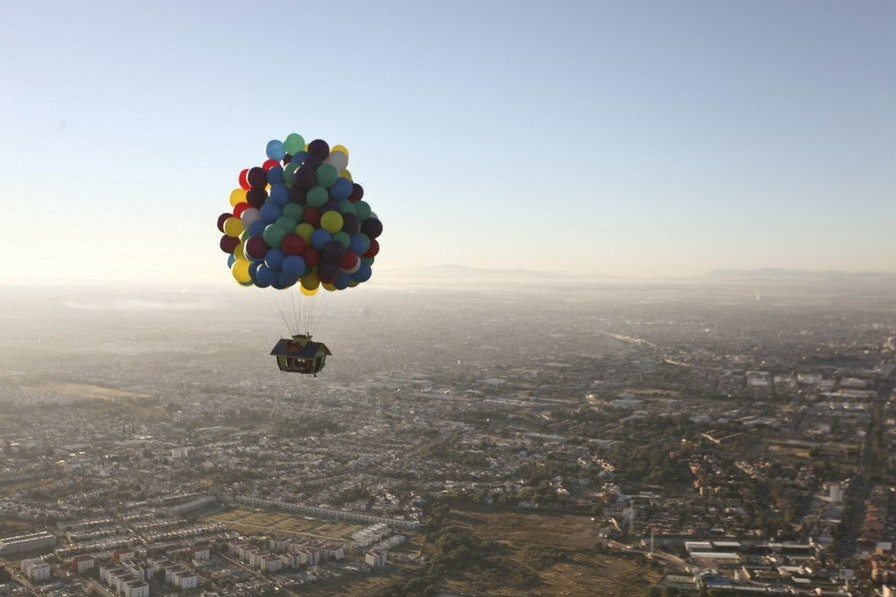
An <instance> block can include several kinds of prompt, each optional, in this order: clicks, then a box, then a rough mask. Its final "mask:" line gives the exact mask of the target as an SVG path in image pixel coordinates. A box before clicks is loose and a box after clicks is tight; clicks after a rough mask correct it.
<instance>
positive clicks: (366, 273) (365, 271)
mask: <svg viewBox="0 0 896 597" xmlns="http://www.w3.org/2000/svg"><path fill="white" fill-rule="evenodd" d="M372 273H373V271H372V270H371V269H370V266H369V265H367V264H366V263H363V262H362V263H361V267H359V268H358V271H356V272H355V273H353V274H352V280H354V281H355V282H359V283H360V282H366V281H367V280H369V279H370V276H371V274H372Z"/></svg>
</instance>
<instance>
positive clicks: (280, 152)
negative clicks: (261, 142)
mask: <svg viewBox="0 0 896 597" xmlns="http://www.w3.org/2000/svg"><path fill="white" fill-rule="evenodd" d="M265 153H266V154H267V156H268V157H269V158H271V159H272V160H282V159H283V156H285V155H286V147H285V146H284V145H283V141H278V140H277V139H273V140H271V141H268V145H267V147H265Z"/></svg>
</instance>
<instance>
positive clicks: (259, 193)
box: [246, 187, 268, 209]
mask: <svg viewBox="0 0 896 597" xmlns="http://www.w3.org/2000/svg"><path fill="white" fill-rule="evenodd" d="M267 198H268V193H267V191H265V190H264V187H261V188H257V189H249V190H248V191H246V202H247V203H248V204H249V205H251V206H252V207H254V208H256V209H261V206H262V205H264V200H265V199H267Z"/></svg>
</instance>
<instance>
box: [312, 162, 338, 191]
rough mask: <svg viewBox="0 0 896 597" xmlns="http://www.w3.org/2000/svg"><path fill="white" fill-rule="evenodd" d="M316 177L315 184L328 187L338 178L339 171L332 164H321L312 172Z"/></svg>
mask: <svg viewBox="0 0 896 597" xmlns="http://www.w3.org/2000/svg"><path fill="white" fill-rule="evenodd" d="M314 174H315V176H316V177H317V184H319V185H323V186H325V187H327V188H328V189H329V188H330V187H332V186H333V183H334V182H336V179H337V178H339V172H338V171H337V170H336V166H334V165H333V164H321V165H320V166H318V168H317V171H316V172H315V173H314Z"/></svg>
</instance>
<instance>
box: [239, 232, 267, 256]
mask: <svg viewBox="0 0 896 597" xmlns="http://www.w3.org/2000/svg"><path fill="white" fill-rule="evenodd" d="M268 249H270V247H269V246H268V243H266V242H264V239H263V238H262V237H260V236H250V237H249V239H248V240H247V241H246V245H245V250H244V252H245V253H246V257H248V258H249V259H252V260H255V261H257V260H259V259H264V256H265V253H267V252H268Z"/></svg>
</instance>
